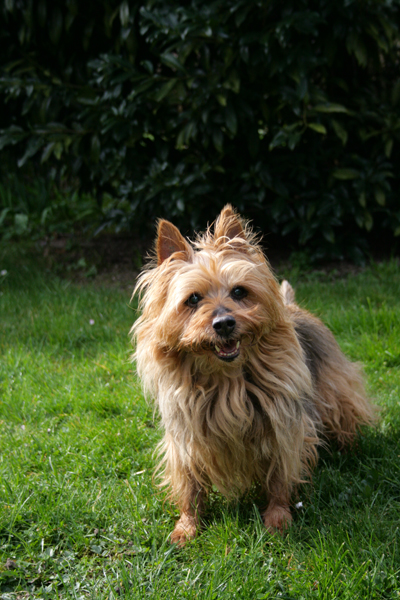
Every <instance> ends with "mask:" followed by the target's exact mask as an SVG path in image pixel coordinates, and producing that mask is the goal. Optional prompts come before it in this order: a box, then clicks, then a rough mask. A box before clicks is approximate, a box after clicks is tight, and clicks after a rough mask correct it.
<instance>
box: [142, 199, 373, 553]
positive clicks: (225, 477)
mask: <svg viewBox="0 0 400 600" xmlns="http://www.w3.org/2000/svg"><path fill="white" fill-rule="evenodd" d="M136 292H139V293H140V295H141V300H140V304H139V308H140V309H141V316H140V317H139V318H138V319H137V321H136V322H135V323H134V325H133V327H132V330H131V333H132V337H133V343H134V345H135V346H136V350H135V355H134V358H135V360H136V365H137V372H138V375H139V377H140V379H141V381H142V384H143V388H144V392H145V393H146V394H147V395H150V396H152V397H153V398H154V399H155V401H156V405H157V408H158V410H159V413H160V415H161V424H162V428H163V431H164V436H163V439H162V441H161V443H160V445H159V453H160V455H161V461H160V463H159V465H158V468H157V471H158V472H159V473H160V474H161V479H162V480H161V483H160V485H161V486H165V487H166V488H167V489H168V498H169V499H170V500H171V501H173V502H175V503H176V504H177V506H178V508H179V511H180V518H179V520H178V521H177V523H176V525H175V528H174V530H173V532H172V534H171V541H172V542H173V543H176V544H178V545H179V546H183V545H184V544H185V543H186V542H187V541H188V540H190V539H192V538H194V537H195V535H196V533H197V531H198V529H199V523H200V521H199V520H200V516H201V513H202V510H203V506H204V501H205V499H206V497H207V494H208V492H209V491H210V490H211V489H212V488H213V487H214V488H215V487H216V488H217V489H218V490H219V491H220V492H221V493H222V494H223V495H225V496H226V497H227V498H237V497H239V496H240V495H242V494H243V493H244V492H245V491H246V490H248V489H249V488H250V487H251V486H252V484H253V483H254V482H259V484H260V485H261V488H262V491H263V494H265V497H266V500H267V505H266V508H265V509H263V510H262V512H261V517H262V520H263V523H264V525H265V527H266V528H267V529H268V530H269V531H270V532H275V531H279V532H282V531H283V530H284V529H285V528H287V527H288V526H289V525H290V523H291V521H292V516H291V512H290V504H291V498H292V496H293V494H294V492H295V490H296V487H297V486H298V485H299V484H300V483H301V482H303V481H305V480H306V479H308V478H309V477H310V475H311V472H312V470H313V468H314V466H315V464H316V461H317V450H318V446H319V445H320V444H321V443H323V440H327V439H329V438H333V439H336V440H337V442H338V444H339V445H340V446H346V445H351V443H352V442H353V440H354V438H355V436H356V435H357V432H358V430H359V428H360V427H361V426H362V425H368V424H372V423H373V422H374V409H373V407H372V405H371V403H370V402H369V400H368V399H367V397H366V394H365V389H364V383H363V378H362V375H361V372H360V369H359V367H358V366H357V365H355V364H352V363H351V362H349V361H348V360H347V359H346V357H345V356H344V354H343V353H342V352H341V350H340V348H339V346H338V344H337V342H336V340H335V338H334V336H333V335H332V333H331V332H330V331H329V330H328V329H327V327H325V325H323V323H322V322H321V321H320V320H319V319H317V318H316V317H314V316H312V315H311V314H310V313H309V312H307V311H305V310H303V309H301V308H299V306H297V305H296V303H295V295H294V291H293V289H292V287H291V286H290V284H289V283H288V282H286V281H284V282H283V283H282V285H281V286H279V284H278V282H277V280H276V278H275V276H274V275H273V273H272V270H271V268H270V266H269V263H268V261H267V259H266V257H265V256H264V253H263V251H262V248H261V246H260V242H259V240H258V239H257V236H256V235H255V234H254V232H253V231H252V229H251V228H250V226H249V224H248V223H247V222H246V221H244V220H243V219H242V218H241V217H240V216H239V215H238V214H237V213H236V211H235V210H234V209H233V208H232V206H230V205H227V206H225V208H224V209H223V210H222V212H221V213H220V215H219V217H218V218H217V220H216V222H215V224H214V226H213V227H212V226H210V227H209V228H208V229H207V231H206V232H205V233H204V234H202V235H198V236H197V238H196V239H195V240H194V241H193V242H189V241H187V240H186V239H185V238H184V237H183V236H182V235H181V233H180V232H179V230H178V229H177V228H176V227H175V226H174V225H173V224H172V223H170V222H168V221H165V220H160V221H159V223H158V233H157V240H156V245H155V253H154V256H153V258H152V260H151V261H150V262H149V264H148V265H147V266H146V268H145V270H144V271H143V272H142V274H141V275H140V276H139V280H138V284H137V286H136V289H135V292H134V293H136Z"/></svg>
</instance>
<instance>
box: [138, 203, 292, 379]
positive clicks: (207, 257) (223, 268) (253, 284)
mask: <svg viewBox="0 0 400 600" xmlns="http://www.w3.org/2000/svg"><path fill="white" fill-rule="evenodd" d="M155 254H156V256H155V261H156V262H155V263H154V264H153V267H152V268H149V269H147V270H146V271H145V272H144V273H143V275H142V277H141V280H140V281H139V284H138V287H139V288H142V291H144V293H143V298H142V310H143V313H142V317H141V323H142V324H146V328H145V329H146V334H145V335H146V336H147V338H148V342H150V341H151V340H152V341H153V342H155V343H156V344H157V345H158V348H159V349H160V350H162V351H163V352H165V353H170V352H174V351H176V352H179V353H187V354H190V355H192V356H194V357H196V362H197V364H198V367H199V368H202V365H203V367H204V369H207V370H208V371H209V370H210V368H211V370H217V369H221V368H224V369H226V368H228V369H229V368H230V366H229V365H232V364H234V365H239V364H242V363H243V362H245V361H246V358H247V357H248V353H249V352H250V351H252V352H254V351H256V348H257V343H258V342H259V340H260V338H261V337H262V336H263V334H265V333H267V332H268V331H270V330H271V329H272V328H273V327H274V324H275V323H276V322H277V321H279V320H280V319H281V318H282V313H283V301H282V298H281V295H280V293H279V287H278V284H277V282H276V280H275V278H274V276H273V274H272V272H271V269H270V268H269V265H268V263H267V261H266V259H265V257H264V255H263V252H262V250H261V248H260V246H259V244H258V243H257V241H256V239H255V235H254V234H253V232H252V231H251V229H250V228H249V226H248V225H247V224H246V223H245V222H244V221H243V220H242V219H241V218H240V217H239V216H238V215H237V214H236V213H235V211H234V210H233V208H232V207H231V206H229V205H228V206H226V207H225V208H224V209H223V211H222V212H221V214H220V215H219V217H218V219H217V220H216V222H215V224H214V227H213V228H212V227H210V228H209V229H208V230H207V231H206V232H205V233H204V234H203V235H200V236H198V238H197V239H196V240H195V241H194V242H191V243H189V242H188V241H187V240H185V238H184V237H183V236H182V235H181V233H180V232H179V230H178V229H177V228H176V227H175V226H174V225H172V224H171V223H169V222H168V221H164V220H162V221H160V222H159V224H158V235H157V241H156V253H155ZM139 341H140V343H146V339H145V338H143V339H141V340H139Z"/></svg>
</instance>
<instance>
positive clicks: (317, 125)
mask: <svg viewBox="0 0 400 600" xmlns="http://www.w3.org/2000/svg"><path fill="white" fill-rule="evenodd" d="M308 127H309V128H310V129H313V130H314V131H316V132H317V133H322V134H323V135H326V133H327V131H326V127H325V126H324V125H322V124H321V123H308Z"/></svg>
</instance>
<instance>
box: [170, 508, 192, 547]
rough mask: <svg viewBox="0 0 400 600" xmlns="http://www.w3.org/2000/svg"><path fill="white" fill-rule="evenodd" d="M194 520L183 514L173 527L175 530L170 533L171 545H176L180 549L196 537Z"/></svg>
mask: <svg viewBox="0 0 400 600" xmlns="http://www.w3.org/2000/svg"><path fill="white" fill-rule="evenodd" d="M196 531H197V526H196V520H195V519H194V517H192V516H191V515H186V514H183V515H181V518H180V519H179V521H177V523H176V525H175V529H174V530H173V532H172V533H171V543H172V544H177V546H180V547H181V548H182V547H183V546H184V545H185V544H186V542H188V541H189V540H192V539H193V538H194V537H196Z"/></svg>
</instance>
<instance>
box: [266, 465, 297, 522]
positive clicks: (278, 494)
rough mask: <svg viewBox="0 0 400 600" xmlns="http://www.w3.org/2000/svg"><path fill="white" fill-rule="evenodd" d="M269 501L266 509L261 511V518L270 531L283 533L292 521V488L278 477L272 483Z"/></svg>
mask: <svg viewBox="0 0 400 600" xmlns="http://www.w3.org/2000/svg"><path fill="white" fill-rule="evenodd" d="M268 495H269V498H270V499H269V503H268V506H267V508H266V509H264V510H263V511H261V518H262V521H263V523H264V525H265V527H266V528H267V529H268V531H269V532H270V533H275V532H276V531H279V533H283V531H284V530H285V529H287V528H288V527H290V525H291V523H292V515H291V514H290V507H289V504H290V490H289V489H288V486H287V485H284V484H282V482H280V481H279V479H278V477H277V476H275V478H274V481H272V482H271V484H270V491H269V494H268Z"/></svg>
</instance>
